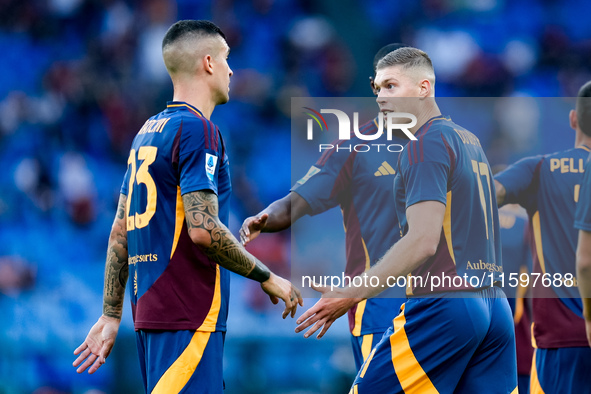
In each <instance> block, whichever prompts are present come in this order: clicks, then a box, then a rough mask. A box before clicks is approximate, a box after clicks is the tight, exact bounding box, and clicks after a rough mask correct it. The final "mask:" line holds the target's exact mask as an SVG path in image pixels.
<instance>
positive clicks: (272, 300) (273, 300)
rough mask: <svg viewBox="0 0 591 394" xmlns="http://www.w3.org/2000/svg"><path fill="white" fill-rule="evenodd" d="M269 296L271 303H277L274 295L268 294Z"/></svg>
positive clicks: (277, 300) (277, 299)
mask: <svg viewBox="0 0 591 394" xmlns="http://www.w3.org/2000/svg"><path fill="white" fill-rule="evenodd" d="M269 298H270V299H271V302H272V303H273V305H277V303H278V302H279V298H277V297H275V296H274V295H271V294H269Z"/></svg>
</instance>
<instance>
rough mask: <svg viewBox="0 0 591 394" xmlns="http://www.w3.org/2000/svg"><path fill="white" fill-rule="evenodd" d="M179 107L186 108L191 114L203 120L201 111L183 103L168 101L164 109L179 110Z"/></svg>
mask: <svg viewBox="0 0 591 394" xmlns="http://www.w3.org/2000/svg"><path fill="white" fill-rule="evenodd" d="M179 107H186V108H187V109H189V111H191V112H193V113H194V114H195V115H197V116H199V117H202V118H204V116H203V114H202V113H201V111H199V110H198V109H197V108H196V107H194V106H192V105H191V104H189V103H185V102H184V101H169V102H167V103H166V108H179Z"/></svg>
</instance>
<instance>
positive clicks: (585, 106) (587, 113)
mask: <svg viewBox="0 0 591 394" xmlns="http://www.w3.org/2000/svg"><path fill="white" fill-rule="evenodd" d="M577 122H578V123H579V128H580V129H581V131H582V132H583V133H585V134H586V135H587V136H589V137H591V81H589V82H587V83H586V84H584V85H583V87H581V89H579V94H578V96H577Z"/></svg>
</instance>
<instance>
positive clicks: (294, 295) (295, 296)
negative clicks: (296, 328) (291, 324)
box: [291, 285, 304, 319]
mask: <svg viewBox="0 0 591 394" xmlns="http://www.w3.org/2000/svg"><path fill="white" fill-rule="evenodd" d="M291 300H292V301H293V308H292V309H291V317H292V319H293V318H294V317H295V314H296V312H297V311H298V304H299V305H300V306H304V299H303V298H302V295H301V294H300V291H299V290H298V288H297V287H295V286H293V285H292V288H291Z"/></svg>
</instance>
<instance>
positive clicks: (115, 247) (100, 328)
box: [73, 194, 129, 373]
mask: <svg viewBox="0 0 591 394" xmlns="http://www.w3.org/2000/svg"><path fill="white" fill-rule="evenodd" d="M126 202H127V197H126V196H125V195H123V194H121V195H120V196H119V205H118V207H117V215H116V217H115V222H114V223H113V227H112V229H111V235H110V237H109V247H108V250H107V263H106V264H105V285H104V289H103V315H102V316H101V317H100V318H99V320H98V322H96V323H95V325H94V326H93V327H92V328H91V329H90V332H89V333H88V335H87V336H86V339H85V340H84V342H83V343H82V345H80V346H79V347H78V348H77V349H76V350H75V351H74V354H75V355H78V354H79V356H78V358H77V359H76V361H74V363H73V365H74V367H78V369H77V372H78V373H81V372H84V371H85V370H86V369H87V368H88V367H90V369H89V370H88V373H94V372H95V371H96V370H97V369H99V368H100V366H101V365H103V364H104V363H105V361H106V358H107V357H108V356H109V353H111V349H113V345H114V344H115V338H116V337H117V332H118V330H119V323H120V322H121V313H122V310H123V297H124V294H125V285H126V284H127V277H128V276H129V270H128V268H129V266H128V263H127V228H126V223H125V204H126ZM84 360H86V361H84ZM83 361H84V363H82V362H83ZM80 364H82V365H80Z"/></svg>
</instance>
